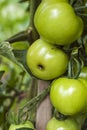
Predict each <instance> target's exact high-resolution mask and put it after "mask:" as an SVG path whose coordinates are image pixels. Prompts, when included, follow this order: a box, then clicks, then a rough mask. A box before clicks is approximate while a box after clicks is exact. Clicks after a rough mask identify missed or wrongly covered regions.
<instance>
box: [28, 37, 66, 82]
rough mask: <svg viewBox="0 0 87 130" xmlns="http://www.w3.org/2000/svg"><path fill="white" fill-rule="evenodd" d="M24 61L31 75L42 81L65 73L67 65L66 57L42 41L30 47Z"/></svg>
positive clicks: (39, 40) (60, 51)
mask: <svg viewBox="0 0 87 130" xmlns="http://www.w3.org/2000/svg"><path fill="white" fill-rule="evenodd" d="M26 61H27V65H28V67H29V69H30V71H31V72H32V74H33V75H34V76H35V77H37V78H40V79H43V80H51V79H54V78H56V77H59V76H60V75H62V74H63V73H64V72H65V71H66V69H67V65H68V57H67V55H66V54H65V53H64V52H63V51H62V50H60V49H58V48H57V47H56V46H54V45H51V44H48V43H47V42H45V41H43V40H42V39H38V40H36V41H35V42H34V43H33V44H32V45H31V46H30V48H29V49H28V51H27V56H26Z"/></svg>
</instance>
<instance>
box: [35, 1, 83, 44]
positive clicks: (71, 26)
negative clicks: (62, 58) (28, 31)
mask: <svg viewBox="0 0 87 130" xmlns="http://www.w3.org/2000/svg"><path fill="white" fill-rule="evenodd" d="M34 24H35V27H36V29H37V31H38V33H39V34H40V36H41V38H43V39H44V40H46V41H47V42H49V43H52V44H57V45H67V44H71V43H73V42H74V41H75V40H77V39H78V38H79V37H80V36H81V34H82V32H83V21H82V20H81V18H80V17H78V16H76V14H75V12H74V9H73V8H72V6H71V5H70V4H68V3H67V2H59V3H55V4H47V5H44V4H43V2H42V3H41V4H40V5H39V7H38V8H37V10H36V13H35V16H34Z"/></svg>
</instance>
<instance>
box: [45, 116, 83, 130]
mask: <svg viewBox="0 0 87 130" xmlns="http://www.w3.org/2000/svg"><path fill="white" fill-rule="evenodd" d="M46 130H80V126H79V124H78V123H77V122H76V121H75V120H74V119H70V118H69V119H66V120H57V119H56V118H55V117H53V118H52V119H51V120H49V121H48V123H47V126H46Z"/></svg>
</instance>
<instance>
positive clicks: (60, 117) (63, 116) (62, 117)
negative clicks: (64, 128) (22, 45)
mask: <svg viewBox="0 0 87 130" xmlns="http://www.w3.org/2000/svg"><path fill="white" fill-rule="evenodd" d="M54 117H55V118H56V119H57V120H60V121H61V120H66V119H67V118H68V117H69V116H68V115H64V114H62V113H60V112H58V111H57V110H56V109H55V110H54Z"/></svg>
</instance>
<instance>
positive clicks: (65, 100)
mask: <svg viewBox="0 0 87 130" xmlns="http://www.w3.org/2000/svg"><path fill="white" fill-rule="evenodd" d="M50 100H51V103H52V105H53V106H54V107H55V108H56V109H57V110H58V111H59V112H60V113H62V114H64V115H75V114H78V113H81V112H84V111H85V108H86V107H87V87H86V86H85V84H84V83H83V82H81V81H80V80H77V79H70V78H67V77H61V78H58V79H56V80H54V81H53V82H52V84H51V90H50Z"/></svg>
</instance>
